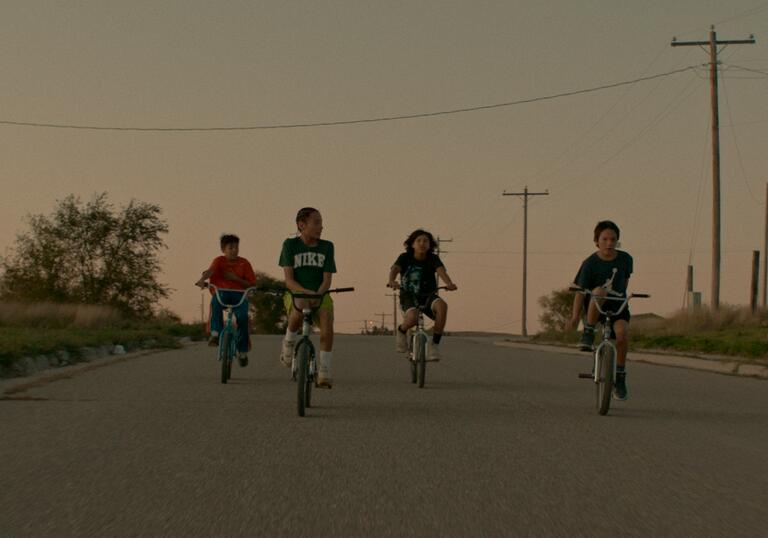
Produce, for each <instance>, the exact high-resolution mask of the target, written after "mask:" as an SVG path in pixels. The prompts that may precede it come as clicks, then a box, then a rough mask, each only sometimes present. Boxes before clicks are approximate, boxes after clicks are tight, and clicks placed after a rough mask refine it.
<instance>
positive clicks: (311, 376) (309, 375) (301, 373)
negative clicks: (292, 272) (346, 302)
mask: <svg viewBox="0 0 768 538" xmlns="http://www.w3.org/2000/svg"><path fill="white" fill-rule="evenodd" d="M354 289H355V288H336V289H332V290H326V291H325V292H324V293H295V292H293V291H291V290H286V291H287V292H288V293H290V294H291V304H292V305H293V308H294V309H295V310H297V311H301V314H302V322H301V338H299V340H298V341H297V342H296V345H295V346H294V347H293V358H292V361H291V378H292V379H293V380H294V381H296V382H297V385H298V386H297V410H298V413H299V416H300V417H303V416H304V414H305V409H306V408H307V407H309V406H310V403H311V397H312V385H313V384H315V383H316V377H315V376H316V374H317V372H318V368H317V357H316V353H315V346H314V345H313V344H312V339H311V338H310V335H311V334H312V321H313V320H312V318H313V316H314V314H315V312H317V311H318V310H319V309H320V307H321V306H322V302H323V299H324V298H325V296H326V295H327V294H329V293H340V292H345V291H354ZM297 299H305V300H309V302H307V303H306V304H302V305H299V303H298V302H297ZM312 302H316V304H312ZM304 346H306V348H307V353H306V354H304V353H303V352H302V351H301V350H302V348H303V347H304Z"/></svg>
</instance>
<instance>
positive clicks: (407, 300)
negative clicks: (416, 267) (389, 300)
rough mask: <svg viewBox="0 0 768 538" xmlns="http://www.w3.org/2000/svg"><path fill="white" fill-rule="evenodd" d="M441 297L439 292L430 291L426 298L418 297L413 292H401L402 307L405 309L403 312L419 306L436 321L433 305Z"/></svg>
mask: <svg viewBox="0 0 768 538" xmlns="http://www.w3.org/2000/svg"><path fill="white" fill-rule="evenodd" d="M439 298H440V296H439V295H438V294H437V292H433V293H430V294H429V295H427V296H426V298H424V297H417V296H416V295H414V294H412V293H401V294H400V308H402V309H403V312H407V311H408V310H410V309H411V308H417V309H419V310H421V312H422V313H423V314H424V315H425V316H427V317H428V318H429V319H431V320H432V321H434V320H435V313H434V312H433V311H432V305H433V304H434V303H435V301H436V300H438V299H439Z"/></svg>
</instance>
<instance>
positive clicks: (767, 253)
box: [760, 183, 768, 308]
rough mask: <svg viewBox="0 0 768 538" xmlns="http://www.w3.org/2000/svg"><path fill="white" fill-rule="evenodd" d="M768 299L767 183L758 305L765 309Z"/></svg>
mask: <svg viewBox="0 0 768 538" xmlns="http://www.w3.org/2000/svg"><path fill="white" fill-rule="evenodd" d="M766 297H768V183H766V184H765V236H764V239H763V300H762V301H761V302H760V304H761V305H762V306H763V308H766V306H768V304H766Z"/></svg>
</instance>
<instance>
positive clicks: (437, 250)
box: [435, 235, 453, 256]
mask: <svg viewBox="0 0 768 538" xmlns="http://www.w3.org/2000/svg"><path fill="white" fill-rule="evenodd" d="M443 243H453V238H451V239H440V236H439V235H438V236H437V245H435V254H437V255H438V256H440V254H445V253H446V252H447V251H445V250H442V244H443Z"/></svg>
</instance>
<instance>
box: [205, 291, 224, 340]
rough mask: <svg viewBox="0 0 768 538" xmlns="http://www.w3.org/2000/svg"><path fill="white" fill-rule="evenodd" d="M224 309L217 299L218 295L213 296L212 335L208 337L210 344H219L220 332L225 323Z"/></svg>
mask: <svg viewBox="0 0 768 538" xmlns="http://www.w3.org/2000/svg"><path fill="white" fill-rule="evenodd" d="M223 316H224V309H223V308H222V307H221V305H220V304H219V301H217V300H216V296H215V295H214V296H212V297H211V318H210V326H211V336H210V338H209V339H208V344H209V345H211V346H217V345H219V334H220V333H221V329H222V328H223V325H224V317H223Z"/></svg>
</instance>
